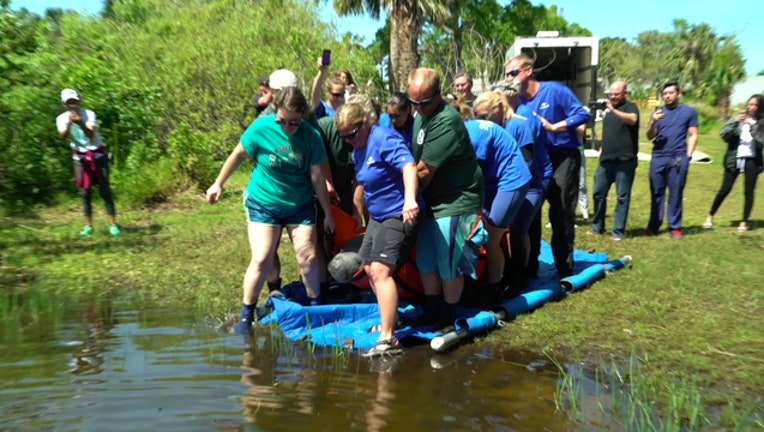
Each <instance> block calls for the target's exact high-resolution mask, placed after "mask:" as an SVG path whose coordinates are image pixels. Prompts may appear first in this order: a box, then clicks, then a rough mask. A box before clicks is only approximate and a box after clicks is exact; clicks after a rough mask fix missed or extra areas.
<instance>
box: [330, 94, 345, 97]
mask: <svg viewBox="0 0 764 432" xmlns="http://www.w3.org/2000/svg"><path fill="white" fill-rule="evenodd" d="M329 94H330V95H332V96H334V97H336V98H344V97H345V93H329Z"/></svg>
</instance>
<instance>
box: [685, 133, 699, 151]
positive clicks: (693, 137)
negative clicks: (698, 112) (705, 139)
mask: <svg viewBox="0 0 764 432" xmlns="http://www.w3.org/2000/svg"><path fill="white" fill-rule="evenodd" d="M697 145H698V127H697V126H692V127H690V128H689V129H687V156H690V157H692V153H693V152H694V151H695V147H697Z"/></svg>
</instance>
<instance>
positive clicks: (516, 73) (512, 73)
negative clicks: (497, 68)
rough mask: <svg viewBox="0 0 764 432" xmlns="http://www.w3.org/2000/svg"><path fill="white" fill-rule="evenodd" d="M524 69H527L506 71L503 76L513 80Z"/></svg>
mask: <svg viewBox="0 0 764 432" xmlns="http://www.w3.org/2000/svg"><path fill="white" fill-rule="evenodd" d="M525 69H527V67H524V68H521V69H512V70H511V71H507V73H506V74H505V76H507V77H512V78H514V77H516V76H518V75H520V72H522V71H524V70H525Z"/></svg>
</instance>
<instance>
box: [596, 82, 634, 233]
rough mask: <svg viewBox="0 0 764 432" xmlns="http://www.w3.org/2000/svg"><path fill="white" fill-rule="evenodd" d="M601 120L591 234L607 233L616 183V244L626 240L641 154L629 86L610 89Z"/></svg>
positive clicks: (614, 214) (614, 224)
mask: <svg viewBox="0 0 764 432" xmlns="http://www.w3.org/2000/svg"><path fill="white" fill-rule="evenodd" d="M608 96H609V100H608V101H607V102H606V108H605V118H604V119H603V120H602V145H601V146H600V154H599V165H598V166H597V170H596V171H595V172H594V191H593V193H592V195H593V198H594V215H593V216H592V226H591V228H590V229H589V232H588V234H602V233H604V231H605V213H606V211H605V210H606V209H605V208H606V204H607V193H608V191H609V190H610V185H612V184H613V183H615V191H616V196H617V201H616V205H615V211H614V212H613V231H612V235H613V240H616V241H618V240H623V238H624V237H625V236H626V219H627V218H628V216H629V202H630V201H631V186H632V184H633V183H634V172H635V171H636V169H637V151H638V150H639V142H638V136H639V108H637V106H636V105H634V104H633V103H631V102H629V101H627V100H626V82H625V81H616V82H614V83H613V84H612V85H611V86H610V93H609V95H608Z"/></svg>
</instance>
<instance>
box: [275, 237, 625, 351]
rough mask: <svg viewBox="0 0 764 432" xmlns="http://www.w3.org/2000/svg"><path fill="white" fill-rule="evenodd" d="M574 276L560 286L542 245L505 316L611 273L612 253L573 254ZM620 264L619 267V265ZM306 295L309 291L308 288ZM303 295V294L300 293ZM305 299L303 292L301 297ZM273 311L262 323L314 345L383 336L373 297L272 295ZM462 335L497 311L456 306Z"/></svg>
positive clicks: (402, 311) (427, 331) (407, 308)
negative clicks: (341, 300)
mask: <svg viewBox="0 0 764 432" xmlns="http://www.w3.org/2000/svg"><path fill="white" fill-rule="evenodd" d="M574 262H575V266H574V272H575V275H574V276H573V277H571V278H566V284H561V283H560V280H559V278H558V276H557V271H556V269H555V266H554V260H553V258H552V251H551V247H550V246H549V245H548V244H547V243H542V247H541V254H540V256H539V278H538V279H532V280H529V281H528V287H527V289H526V290H525V291H523V292H522V293H521V294H520V295H519V296H518V297H515V298H513V299H511V300H509V301H507V302H505V303H504V304H502V305H497V306H499V307H500V308H501V309H503V311H504V316H505V317H506V318H507V319H508V318H512V317H514V316H516V315H519V314H521V313H524V312H527V311H529V310H532V309H534V308H537V307H539V306H541V305H543V304H544V303H546V302H547V301H549V300H552V299H555V298H558V297H559V296H560V295H562V294H563V293H564V292H565V290H566V289H567V290H568V291H570V290H575V289H579V288H581V287H583V286H586V285H588V284H589V283H590V282H591V281H593V280H594V279H596V278H598V277H600V276H601V275H602V274H604V272H605V271H606V267H607V266H603V265H602V264H606V263H607V253H605V252H584V251H581V250H576V251H575V253H574ZM620 266H622V263H621V264H619V265H615V266H614V267H615V268H617V267H620ZM611 267H612V266H611ZM303 292H304V288H303ZM298 295H299V293H298ZM302 295H304V293H303V294H302ZM269 301H270V302H271V306H272V307H273V311H272V312H271V313H269V314H268V315H266V316H265V317H263V318H262V319H261V320H260V323H261V324H270V323H277V324H278V325H279V326H280V327H281V329H282V331H283V332H284V335H285V336H286V337H288V338H289V339H293V340H296V339H306V340H308V341H310V342H312V343H316V344H319V345H326V346H345V347H348V348H350V347H352V348H371V347H372V346H373V345H374V343H375V342H376V341H377V339H378V338H379V333H377V332H370V331H369V330H370V329H371V328H372V327H373V326H374V325H376V324H379V308H378V307H377V304H376V302H375V299H374V297H373V295H370V296H368V297H367V298H366V299H365V302H362V303H354V304H327V305H320V306H302V305H301V304H300V303H297V302H294V301H289V300H285V299H280V298H274V297H272V298H271V299H270V300H269ZM421 313H422V311H421V307H420V306H416V305H412V304H403V303H402V304H401V305H400V307H399V309H398V314H399V317H400V318H402V319H404V320H405V319H406V318H410V317H414V316H417V315H419V314H421ZM456 315H457V317H458V319H457V320H456V322H455V327H456V329H457V331H459V330H462V332H464V333H465V334H475V333H479V332H482V331H486V330H489V329H491V328H493V327H495V326H496V324H497V319H498V318H497V316H496V314H495V313H493V312H492V311H486V310H482V309H468V308H461V307H460V308H457V311H456ZM433 330H435V328H434V326H429V327H405V328H402V329H399V330H396V331H395V334H396V336H397V337H398V339H399V340H403V339H405V338H409V337H415V338H420V339H425V340H432V339H433V338H435V337H437V336H439V334H438V333H434V332H433Z"/></svg>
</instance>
